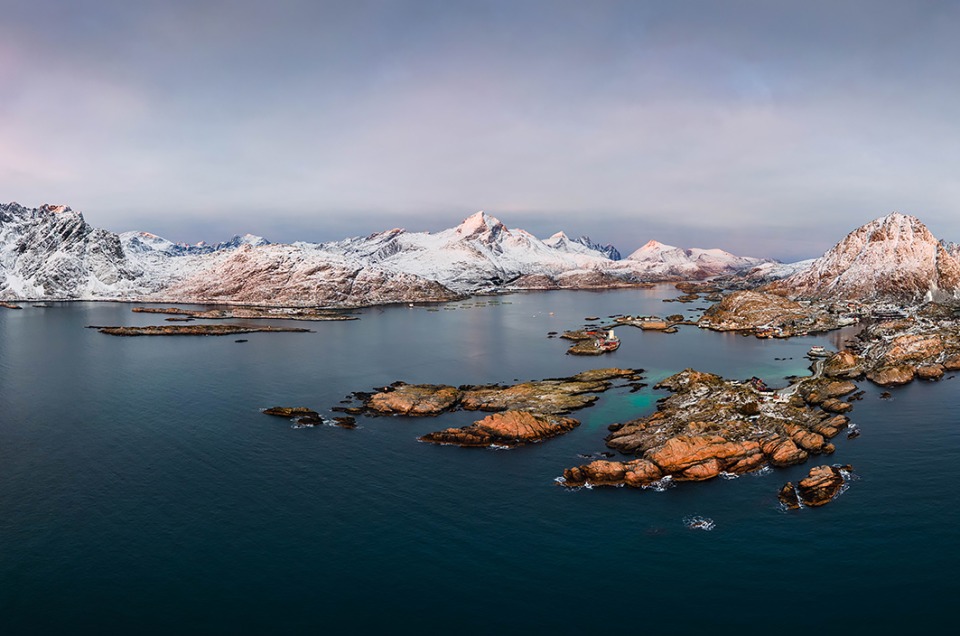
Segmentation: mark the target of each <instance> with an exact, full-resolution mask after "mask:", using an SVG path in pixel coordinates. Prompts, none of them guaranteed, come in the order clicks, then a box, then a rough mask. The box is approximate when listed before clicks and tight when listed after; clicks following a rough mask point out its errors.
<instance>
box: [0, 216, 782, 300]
mask: <svg viewBox="0 0 960 636" xmlns="http://www.w3.org/2000/svg"><path fill="white" fill-rule="evenodd" d="M649 245H653V243H651V244H648V246H649ZM656 245H658V246H659V245H660V244H656ZM645 247H647V246H645ZM661 247H662V248H663V249H659V250H658V254H657V255H656V256H652V255H651V256H649V257H644V258H641V257H637V254H643V253H644V252H643V248H641V250H638V252H637V253H635V254H634V255H633V257H631V258H630V259H625V260H613V259H611V257H610V256H611V255H613V256H616V257H618V258H619V256H620V254H619V252H618V251H617V250H616V248H614V247H613V246H610V245H598V244H596V243H593V242H592V241H590V239H588V238H586V237H581V238H580V239H576V240H571V239H570V238H569V237H567V235H565V234H563V233H562V232H560V233H557V234H555V235H553V236H552V237H550V238H549V239H547V240H545V241H542V240H540V239H538V238H537V237H535V236H533V235H532V234H530V233H529V232H527V231H525V230H522V229H507V227H506V226H505V225H504V224H503V223H501V222H500V221H499V220H498V219H496V218H494V217H492V216H490V215H488V214H486V213H484V212H477V213H476V214H473V215H471V216H469V217H467V218H466V219H465V220H464V221H463V222H462V223H461V224H459V225H457V226H456V227H453V228H450V229H447V230H443V231H440V232H436V233H431V232H406V231H405V230H403V229H399V228H397V229H392V230H388V231H386V232H378V233H375V234H371V235H369V236H366V237H354V238H349V239H345V240H342V241H335V242H331V243H324V244H313V243H294V244H292V245H284V244H271V243H270V242H268V241H267V240H265V239H263V238H262V237H258V236H253V235H249V234H247V235H243V236H236V237H234V238H233V239H231V240H229V241H225V242H222V243H218V244H217V245H214V246H210V245H207V244H204V243H199V244H196V245H185V244H182V243H174V242H172V241H169V240H167V239H164V238H163V237H160V236H157V235H155V234H150V233H148V232H125V233H123V234H121V235H118V234H115V233H113V232H108V231H106V230H100V229H95V228H92V227H90V226H89V225H88V224H87V223H86V222H85V221H84V220H83V217H82V215H80V214H79V213H77V212H74V211H72V210H70V208H67V207H64V206H41V207H39V208H34V209H28V208H25V207H23V206H20V205H18V204H15V203H11V204H6V205H0V298H3V299H12V300H17V299H54V298H60V299H120V300H136V299H145V300H164V301H171V302H174V301H175V302H188V301H189V302H224V303H230V302H237V303H258V304H269V305H315V306H316V305H322V306H357V305H365V304H378V303H387V302H407V301H417V300H445V299H450V298H454V297H456V296H458V295H462V294H469V293H477V292H497V291H502V290H506V289H553V288H557V287H562V288H569V289H581V288H604V287H615V286H622V285H630V284H635V283H636V282H640V281H648V280H678V279H681V278H703V277H707V276H714V275H717V274H720V273H730V272H733V271H737V270H739V269H741V268H744V267H752V266H755V265H757V264H760V263H762V262H764V261H762V260H760V259H751V258H743V257H737V256H733V255H732V254H729V253H727V252H724V251H722V250H700V249H692V250H681V249H679V248H672V247H669V246H661ZM667 248H668V249H667ZM647 251H648V252H649V251H650V250H647Z"/></svg>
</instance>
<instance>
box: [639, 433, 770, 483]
mask: <svg viewBox="0 0 960 636" xmlns="http://www.w3.org/2000/svg"><path fill="white" fill-rule="evenodd" d="M759 454H760V445H759V444H758V443H757V442H753V441H744V442H730V441H728V440H726V439H724V438H723V437H720V436H719V435H703V436H684V435H680V436H677V437H672V438H670V439H668V440H667V441H666V443H664V444H663V445H662V446H660V447H659V448H656V449H653V450H650V451H648V452H647V453H646V455H645V456H644V457H645V459H648V460H650V461H652V462H653V463H654V464H656V465H657V466H659V467H660V469H661V470H662V471H663V472H664V473H665V474H670V475H674V476H676V477H677V478H678V479H682V480H691V481H701V480H704V479H710V478H712V477H716V476H717V475H719V474H720V472H721V471H723V470H726V469H727V467H730V466H734V465H738V464H739V465H740V466H739V470H740V471H741V472H745V468H746V467H747V466H751V465H755V464H756V462H757V459H756V456H757V455H759ZM761 459H762V458H761ZM745 460H746V461H745Z"/></svg>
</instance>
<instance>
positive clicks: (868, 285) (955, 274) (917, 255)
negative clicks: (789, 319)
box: [768, 212, 960, 301]
mask: <svg viewBox="0 0 960 636" xmlns="http://www.w3.org/2000/svg"><path fill="white" fill-rule="evenodd" d="M768 289H770V290H772V291H777V292H779V293H785V294H787V295H789V296H793V297H798V298H814V299H819V298H841V299H843V298H850V299H862V300H873V299H879V300H882V299H890V300H898V301H920V300H924V299H927V300H948V299H956V298H958V297H960V262H958V261H957V259H956V258H954V257H953V256H951V255H950V254H949V253H948V252H947V250H946V249H945V248H944V245H943V244H942V243H941V242H940V241H939V240H938V239H937V238H935V237H934V236H933V234H931V233H930V230H929V229H927V227H926V226H925V225H924V224H923V223H922V222H920V220H919V219H917V218H916V217H913V216H908V215H905V214H899V213H896V212H894V213H893V214H888V215H887V216H884V217H882V218H879V219H876V220H874V221H871V222H869V223H867V224H865V225H863V226H861V227H859V228H857V229H855V230H853V231H852V232H850V234H848V235H847V236H846V237H845V238H844V239H843V240H842V241H840V242H839V243H837V244H836V245H835V246H834V247H832V248H831V249H830V250H828V251H827V252H826V253H825V254H824V255H823V256H821V257H820V258H818V259H816V260H815V261H814V262H813V264H812V265H810V267H809V268H807V269H805V270H803V271H800V272H798V273H796V274H794V275H792V276H790V277H788V278H786V279H784V280H782V281H777V282H775V283H772V284H771V285H770V286H768Z"/></svg>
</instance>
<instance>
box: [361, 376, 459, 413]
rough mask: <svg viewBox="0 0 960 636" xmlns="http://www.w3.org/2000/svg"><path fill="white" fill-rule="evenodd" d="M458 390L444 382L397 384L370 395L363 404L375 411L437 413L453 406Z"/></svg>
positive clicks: (457, 398)
mask: <svg viewBox="0 0 960 636" xmlns="http://www.w3.org/2000/svg"><path fill="white" fill-rule="evenodd" d="M459 399H460V391H458V390H457V389H455V388H454V387H452V386H447V385H444V384H402V383H401V384H399V385H397V386H396V387H394V388H392V390H389V391H381V392H380V393H375V394H374V395H372V396H370V398H369V399H368V400H367V402H366V404H365V406H366V407H367V408H368V409H370V410H371V411H374V412H376V413H388V414H395V415H412V416H423V415H437V414H439V413H442V412H444V411H446V410H448V409H450V408H451V407H453V406H454V405H455V404H456V403H457V401H458V400H459Z"/></svg>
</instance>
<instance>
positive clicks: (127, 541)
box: [0, 287, 960, 634]
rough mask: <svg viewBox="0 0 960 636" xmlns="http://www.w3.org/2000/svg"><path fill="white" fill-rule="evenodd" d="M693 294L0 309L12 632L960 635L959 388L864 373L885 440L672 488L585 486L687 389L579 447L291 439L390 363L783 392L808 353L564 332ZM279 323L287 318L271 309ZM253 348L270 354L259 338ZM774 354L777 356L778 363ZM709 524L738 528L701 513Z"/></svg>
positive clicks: (380, 378)
mask: <svg viewBox="0 0 960 636" xmlns="http://www.w3.org/2000/svg"><path fill="white" fill-rule="evenodd" d="M676 295H678V292H676V290H673V289H672V288H670V287H660V288H657V289H653V290H625V291H608V292H597V293H592V292H548V293H526V294H514V295H509V296H502V297H498V298H476V299H471V300H468V301H464V302H457V303H451V304H448V305H440V306H437V307H435V308H434V309H436V311H429V310H428V309H427V308H426V307H408V306H394V307H384V308H371V309H365V310H362V311H360V312H358V313H359V316H360V320H357V321H350V322H325V323H295V325H294V326H308V327H310V328H311V329H313V330H314V333H307V334H285V333H279V334H263V333H262V334H256V333H255V334H249V335H244V336H236V337H233V336H227V337H182V338H116V337H111V336H107V335H102V334H100V333H98V332H96V331H95V330H92V329H85V328H84V327H85V326H86V325H144V324H169V323H164V322H163V320H162V319H163V316H158V315H148V314H135V313H132V312H131V311H130V309H131V306H130V305H125V304H119V303H70V304H66V303H63V304H60V303H58V304H54V305H53V306H52V307H49V308H39V307H33V306H31V305H30V304H29V303H26V304H24V309H22V310H20V311H14V310H4V309H0V633H2V634H41V633H42V634H50V633H64V634H114V633H116V634H121V633H122V634H127V633H136V634H170V633H176V634H263V633H372V632H373V631H374V630H376V631H377V633H458V634H473V633H476V634H509V633H525V634H529V633H549V634H584V633H603V632H612V631H616V632H620V631H623V630H630V631H637V632H640V633H670V634H685V633H691V632H693V631H694V630H701V629H703V630H710V631H709V632H708V633H714V634H723V633H734V632H743V631H744V630H750V631H751V632H760V631H763V632H767V631H771V632H774V633H778V634H784V633H786V634H791V633H797V634H800V633H809V632H810V631H812V630H827V631H828V632H831V633H839V632H840V631H841V630H843V631H846V632H847V633H861V632H862V631H863V630H865V629H876V630H879V631H880V633H895V632H897V631H901V630H908V629H909V630H910V631H911V632H912V631H914V630H915V629H917V627H918V626H919V625H925V626H928V627H931V628H932V627H934V626H938V625H944V624H949V623H948V622H947V621H948V620H950V621H951V622H952V618H953V615H954V608H953V605H952V602H953V600H954V599H955V598H956V595H957V593H958V592H960V583H958V580H960V579H958V566H960V549H958V538H960V532H958V528H960V499H958V497H957V494H956V493H957V482H958V477H960V416H958V410H957V407H958V404H960V400H958V388H960V384H958V383H960V380H955V379H945V380H943V381H942V382H939V383H933V384H927V383H914V384H912V385H909V386H907V387H904V388H900V389H895V390H893V391H892V392H893V398H892V399H890V400H881V399H879V395H880V392H881V391H880V389H878V388H877V387H874V386H872V385H869V384H867V383H864V384H863V385H862V386H861V388H863V389H865V390H866V396H865V398H864V400H863V401H861V402H857V403H855V404H856V408H855V409H854V411H853V413H852V417H853V420H854V421H855V422H856V423H857V424H858V425H859V426H860V429H861V431H862V435H861V436H860V437H859V438H856V439H853V440H848V439H847V438H846V436H845V435H843V434H841V435H840V436H838V437H837V438H836V439H835V440H834V441H835V443H836V445H837V452H836V454H834V455H833V456H831V457H825V458H814V460H812V461H811V462H809V463H807V464H806V465H803V466H797V467H792V468H789V469H778V470H773V471H770V472H769V473H768V474H764V475H746V476H742V477H740V478H738V479H732V480H722V479H718V480H714V481H711V482H704V483H693V484H690V483H687V484H680V485H677V486H676V487H673V488H670V489H667V490H665V491H664V492H655V491H652V490H643V491H641V490H632V489H626V488H621V489H601V488H596V489H592V490H590V489H581V490H577V491H568V490H565V489H563V488H561V487H558V486H557V485H556V484H555V483H554V479H555V478H556V477H558V476H559V475H561V473H562V471H563V469H564V468H566V467H569V466H574V465H577V464H581V463H585V462H586V461H589V460H587V459H583V458H582V457H580V456H579V455H580V454H587V455H589V454H591V453H596V452H600V451H604V450H606V449H605V446H604V443H603V438H604V436H605V435H606V434H607V425H608V424H610V423H612V422H621V421H625V420H627V419H632V418H636V417H639V416H642V415H645V414H649V413H650V412H652V410H653V409H654V408H655V400H656V399H657V398H658V397H662V396H663V395H664V394H663V393H662V392H660V391H654V390H653V389H652V388H647V389H644V390H642V391H640V392H638V393H629V392H627V389H614V390H612V391H610V392H608V393H606V394H604V395H603V396H602V397H601V399H600V400H599V402H598V403H597V405H595V406H594V407H592V408H588V409H585V410H583V411H579V412H578V413H577V414H575V415H574V416H575V417H578V418H579V419H581V420H582V422H583V424H582V425H581V426H580V427H579V428H578V429H576V430H574V431H573V432H571V433H570V434H568V435H566V436H564V437H561V438H557V439H553V440H549V441H547V442H544V443H542V444H537V445H533V446H528V447H523V448H518V449H514V450H488V449H460V448H456V447H448V446H434V445H428V444H421V443H418V442H417V441H416V438H417V436H418V435H422V434H424V433H427V432H429V431H433V430H438V429H441V428H445V427H448V426H454V425H457V426H460V425H464V424H468V423H470V422H471V421H473V420H475V419H479V418H478V417H477V414H475V413H454V414H450V415H446V416H442V417H439V418H426V419H408V418H358V420H359V425H360V426H359V428H357V429H355V430H345V429H341V428H335V427H316V428H303V429H296V428H292V427H291V423H290V422H288V421H286V420H284V419H280V418H272V417H268V416H265V415H263V414H262V413H261V412H260V411H261V409H263V408H265V407H270V406H274V405H289V406H294V405H297V406H299V405H303V406H309V407H312V408H315V409H317V410H320V411H321V412H323V413H325V414H328V411H329V408H330V407H332V406H335V405H337V404H338V403H339V402H340V400H343V399H345V397H346V396H347V394H349V393H350V392H351V391H357V390H369V389H371V388H373V387H376V386H380V385H383V384H387V383H389V382H392V381H394V380H405V381H408V382H434V383H450V384H455V385H458V384H466V383H490V382H513V381H514V380H516V379H519V380H529V379H539V378H545V377H557V376H562V375H570V374H573V373H576V372H578V371H581V370H584V369H587V368H594V367H603V366H620V367H632V368H643V369H646V375H647V377H648V378H649V381H650V384H651V387H652V384H653V383H654V382H655V381H656V380H657V379H659V378H662V377H665V376H666V375H669V374H672V373H674V372H677V371H680V370H682V369H683V368H685V367H693V368H696V369H698V370H703V371H711V372H715V373H720V374H723V375H725V376H727V377H739V378H746V377H750V376H752V375H758V376H760V377H762V378H764V379H765V380H766V381H767V382H768V383H771V384H775V385H783V384H785V380H784V377H785V376H788V375H792V374H803V373H805V372H806V367H807V364H808V361H807V360H805V359H804V357H803V354H804V353H805V352H806V350H807V349H808V348H809V347H810V346H811V345H813V344H823V345H826V346H828V347H830V348H836V347H837V346H839V345H841V344H842V340H843V339H845V338H848V337H849V336H850V334H849V333H843V332H838V333H834V334H828V335H825V336H819V337H806V338H796V339H792V340H786V341H761V340H757V339H755V338H745V337H741V336H737V335H723V334H717V333H712V332H706V331H701V330H698V329H696V328H695V327H683V328H681V331H680V333H677V334H674V335H669V334H662V333H650V332H641V331H640V330H639V329H634V328H628V327H620V328H618V329H617V334H618V335H619V336H620V338H621V340H622V342H623V344H622V346H621V347H620V349H619V350H618V351H616V352H615V353H613V354H610V355H608V356H605V357H603V358H601V359H596V358H578V357H573V356H566V355H564V352H565V350H566V346H567V344H568V343H567V342H566V341H563V340H558V339H549V338H547V337H546V335H547V332H549V331H563V330H564V329H570V328H576V327H579V326H581V325H582V324H583V322H584V317H586V316H590V315H594V316H600V317H605V316H608V315H611V314H618V313H630V314H638V313H647V314H659V315H666V314H672V313H676V312H678V311H686V312H687V313H688V314H690V315H696V313H697V311H696V307H697V304H696V303H695V304H694V305H681V304H668V303H663V302H661V299H662V298H664V297H673V296H676ZM273 324H277V325H289V324H290V323H287V322H283V321H276V322H274V323H273ZM237 338H244V339H247V340H248V342H245V343H237V342H235V340H236V339H237ZM778 358H779V359H778ZM816 463H844V464H847V463H848V464H852V465H853V467H854V470H855V479H854V480H853V481H851V482H850V485H849V489H848V490H847V491H846V492H845V493H844V494H842V495H841V496H840V497H839V498H838V499H837V500H836V501H834V502H832V503H830V504H829V505H827V506H825V507H823V508H818V509H803V510H799V511H793V512H789V513H788V512H783V511H782V510H781V509H780V508H779V506H778V504H777V499H776V495H777V491H778V490H779V488H780V486H782V485H783V484H784V483H785V482H786V481H788V480H797V479H798V478H800V477H801V476H802V475H804V474H806V472H807V470H808V469H809V468H810V467H811V466H812V465H815V464H816ZM694 516H700V517H704V518H708V519H711V520H712V521H713V522H714V524H715V527H714V529H713V530H710V531H705V530H698V529H690V528H688V527H687V525H686V524H685V520H687V519H689V518H690V517H694Z"/></svg>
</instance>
